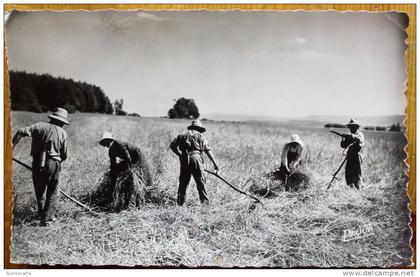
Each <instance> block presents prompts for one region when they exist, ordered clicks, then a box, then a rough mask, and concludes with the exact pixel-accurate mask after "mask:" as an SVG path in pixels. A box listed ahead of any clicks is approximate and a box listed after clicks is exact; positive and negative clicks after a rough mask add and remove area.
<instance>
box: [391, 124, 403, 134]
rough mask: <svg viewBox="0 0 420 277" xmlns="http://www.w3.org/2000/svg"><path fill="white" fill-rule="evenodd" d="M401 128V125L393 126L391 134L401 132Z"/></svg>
mask: <svg viewBox="0 0 420 277" xmlns="http://www.w3.org/2000/svg"><path fill="white" fill-rule="evenodd" d="M401 129H402V128H401V126H400V123H397V124H392V126H391V128H389V131H390V132H401Z"/></svg>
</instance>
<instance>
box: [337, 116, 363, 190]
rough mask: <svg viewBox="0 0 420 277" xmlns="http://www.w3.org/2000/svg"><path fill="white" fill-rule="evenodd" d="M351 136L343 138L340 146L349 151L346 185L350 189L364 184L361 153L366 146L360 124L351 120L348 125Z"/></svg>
mask: <svg viewBox="0 0 420 277" xmlns="http://www.w3.org/2000/svg"><path fill="white" fill-rule="evenodd" d="M346 126H347V128H349V129H350V134H347V135H345V136H343V139H342V140H341V143H340V146H341V147H342V148H345V149H347V162H346V169H345V177H346V183H347V185H348V186H350V187H355V188H356V189H359V188H360V185H361V182H362V157H361V155H360V151H361V150H362V148H363V147H364V146H365V138H364V136H363V133H362V132H360V131H359V128H360V124H359V122H358V121H357V120H356V119H351V120H350V122H349V123H348V124H347V125H346Z"/></svg>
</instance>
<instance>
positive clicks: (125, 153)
mask: <svg viewBox="0 0 420 277" xmlns="http://www.w3.org/2000/svg"><path fill="white" fill-rule="evenodd" d="M99 144H100V145H102V146H104V147H107V148H109V151H108V154H109V159H110V163H111V185H112V186H113V187H112V189H114V188H115V182H116V179H117V174H118V170H117V158H120V159H121V160H122V162H123V163H124V166H127V167H129V168H131V169H132V170H133V172H134V173H135V174H136V175H137V176H138V177H139V178H140V179H141V180H143V181H144V183H145V185H146V186H150V185H152V175H151V173H150V167H149V164H148V163H147V160H146V157H145V156H144V154H143V152H142V151H141V149H140V148H139V147H137V146H135V145H133V144H130V143H128V142H124V141H120V140H116V139H114V138H113V137H112V134H111V133H110V132H105V133H103V135H102V137H101V139H100V141H99Z"/></svg>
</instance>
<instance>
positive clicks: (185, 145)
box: [170, 119, 219, 206]
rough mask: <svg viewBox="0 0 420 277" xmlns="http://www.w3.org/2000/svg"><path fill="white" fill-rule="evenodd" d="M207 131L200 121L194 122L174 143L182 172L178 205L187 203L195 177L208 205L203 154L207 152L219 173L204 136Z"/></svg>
mask: <svg viewBox="0 0 420 277" xmlns="http://www.w3.org/2000/svg"><path fill="white" fill-rule="evenodd" d="M205 131H206V128H204V127H203V125H202V124H201V122H200V120H198V119H197V120H193V121H192V123H191V125H190V126H188V131H185V132H184V133H182V134H180V135H178V137H177V138H176V139H175V140H174V141H172V143H171V146H170V147H171V150H172V151H173V152H174V153H175V154H176V155H177V156H178V157H179V161H180V165H181V171H180V174H179V187H178V197H177V203H178V205H179V206H182V205H183V204H184V202H185V193H186V191H187V187H188V184H189V182H190V179H191V175H192V176H193V177H194V180H195V183H196V184H197V190H198V194H199V197H200V201H201V203H202V204H208V203H209V200H208V198H207V193H206V189H205V187H204V186H205V184H206V178H205V175H204V159H203V156H202V153H203V152H205V153H206V154H207V156H208V157H209V159H210V160H211V161H212V163H213V165H214V170H215V171H216V172H217V171H219V166H218V165H217V163H216V161H215V158H214V155H213V152H212V150H211V148H210V146H209V144H208V142H207V140H206V138H205V137H204V136H203V135H202V133H204V132H205Z"/></svg>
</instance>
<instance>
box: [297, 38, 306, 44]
mask: <svg viewBox="0 0 420 277" xmlns="http://www.w3.org/2000/svg"><path fill="white" fill-rule="evenodd" d="M295 42H296V43H297V44H305V43H306V38H296V39H295Z"/></svg>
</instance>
